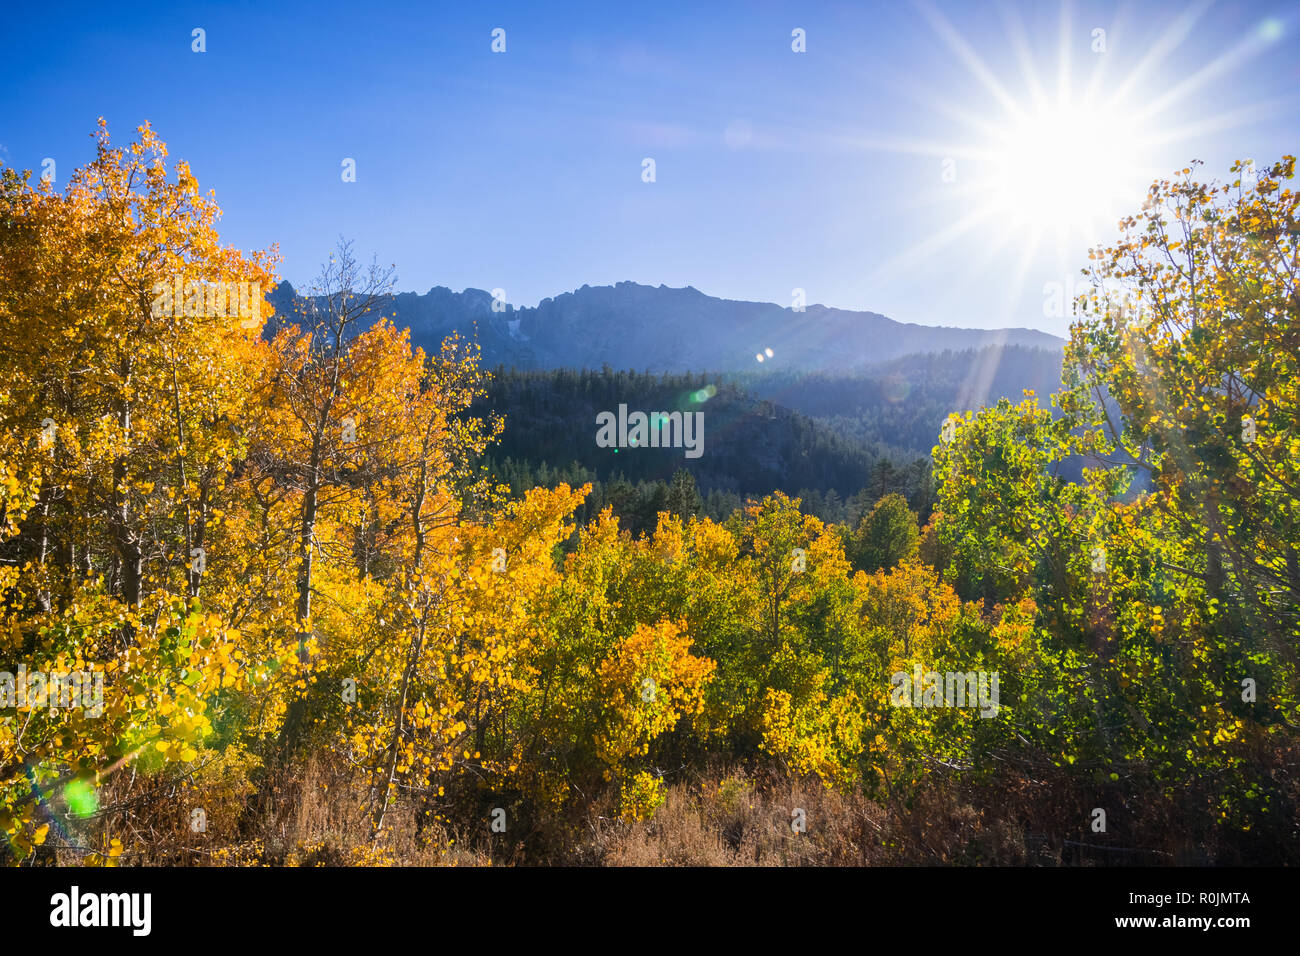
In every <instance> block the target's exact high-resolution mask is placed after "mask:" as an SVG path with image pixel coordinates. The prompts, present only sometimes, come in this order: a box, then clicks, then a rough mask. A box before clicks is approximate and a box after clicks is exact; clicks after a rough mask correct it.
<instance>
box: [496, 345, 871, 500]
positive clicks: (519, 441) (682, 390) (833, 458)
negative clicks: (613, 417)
mask: <svg viewBox="0 0 1300 956" xmlns="http://www.w3.org/2000/svg"><path fill="white" fill-rule="evenodd" d="M620 404H622V405H626V406H627V408H628V410H629V411H642V412H646V413H651V412H658V411H663V412H668V413H673V412H682V413H687V414H690V413H695V412H701V413H702V414H703V422H702V426H701V427H702V431H701V432H700V435H701V436H702V444H701V446H700V451H701V452H702V454H700V455H699V457H697V458H691V457H687V456H686V454H685V453H684V451H683V450H682V449H681V448H650V447H639V448H630V447H622V448H602V447H599V446H598V444H597V442H596V432H597V423H596V415H597V413H598V412H601V411H611V412H615V413H617V409H618V407H619V405H620ZM473 412H474V413H477V414H488V413H492V412H495V413H497V414H501V415H503V416H504V417H505V422H506V425H505V431H504V433H503V434H502V436H501V440H500V441H499V442H498V443H497V444H495V445H493V446H492V447H491V449H490V450H489V453H488V454H489V457H490V458H491V459H492V461H493V462H494V463H504V462H506V461H507V460H509V461H513V462H516V463H528V464H529V465H530V466H532V467H537V466H539V465H541V464H542V463H546V464H547V465H548V466H550V467H553V468H554V467H561V468H562V467H567V466H570V465H572V464H574V463H576V464H577V465H578V466H580V467H581V468H583V469H586V470H588V471H590V472H592V473H593V474H594V475H595V476H596V477H597V478H598V479H600V480H602V481H608V480H609V479H611V478H612V477H614V476H615V475H622V476H624V477H626V478H627V479H629V480H630V481H633V482H636V481H643V480H649V481H654V480H662V481H667V480H669V479H670V478H671V477H672V476H673V473H674V472H676V471H677V470H678V469H682V468H684V469H686V470H687V471H689V472H691V474H692V475H693V476H694V477H695V480H696V482H697V484H698V485H699V487H700V489H701V490H703V491H709V490H714V489H717V490H722V491H730V492H735V493H738V494H741V495H746V494H766V493H768V492H770V491H772V490H773V489H777V488H779V489H782V490H785V491H787V492H789V493H791V494H793V493H795V492H797V491H798V490H799V489H801V488H813V489H819V490H823V491H825V490H829V489H835V490H836V491H837V492H838V493H839V494H841V495H850V494H853V493H854V492H856V491H858V490H859V489H860V488H862V486H863V485H864V484H865V483H866V481H867V477H868V474H869V471H870V468H871V466H872V464H873V463H874V462H875V461H876V460H877V458H878V455H877V454H876V452H875V451H874V449H872V448H871V447H870V446H867V445H865V444H863V443H861V442H858V441H856V440H852V439H850V440H846V439H843V438H840V437H838V436H836V435H835V434H833V433H832V432H831V431H830V430H829V429H828V428H825V427H823V426H820V425H818V424H817V423H815V422H813V421H812V420H810V419H809V418H807V417H806V416H804V415H800V414H799V413H798V412H793V411H791V410H790V409H788V408H782V407H780V406H778V405H774V404H773V403H771V402H768V401H763V400H762V399H759V398H755V397H754V396H752V395H750V394H748V393H746V392H745V391H743V390H742V389H740V388H737V387H736V386H735V385H733V384H731V383H729V382H727V381H725V380H722V379H719V378H718V377H716V376H710V375H702V374H676V375H646V374H642V373H637V372H627V371H618V372H614V371H612V370H610V369H604V370H602V371H599V372H594V371H590V370H586V371H571V370H567V369H560V370H554V371H507V370H505V369H501V368H498V369H497V370H496V371H495V374H494V376H493V378H492V381H491V383H490V384H489V385H488V387H487V394H486V395H485V396H484V397H483V398H482V399H481V400H480V401H479V402H478V403H477V404H476V406H475V407H474V409H473ZM503 467H504V466H503ZM497 470H498V472H499V473H502V474H504V472H503V471H502V470H501V469H497ZM505 470H506V471H508V469H505Z"/></svg>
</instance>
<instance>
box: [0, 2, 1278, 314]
mask: <svg viewBox="0 0 1300 956" xmlns="http://www.w3.org/2000/svg"><path fill="white" fill-rule="evenodd" d="M47 11H48V12H47ZM5 25H6V29H5V32H4V34H3V35H2V36H0V62H3V64H4V65H3V67H0V160H3V161H4V162H5V163H6V164H8V165H12V166H17V167H19V168H28V169H33V170H36V171H39V170H40V169H41V164H42V161H43V160H44V159H45V158H46V157H50V158H53V159H54V160H55V161H56V164H57V166H56V184H57V185H62V184H64V183H66V178H67V174H68V173H69V172H71V170H72V169H73V168H74V167H75V166H77V165H79V164H80V163H82V162H84V161H86V159H88V158H89V156H90V155H91V150H92V141H91V139H90V137H89V134H90V133H91V132H92V130H93V129H94V126H95V122H96V119H97V118H98V117H99V116H104V117H105V118H106V119H107V120H108V121H109V124H110V129H111V130H112V131H113V133H114V138H115V139H117V140H119V141H125V140H126V139H127V138H128V137H129V135H130V133H131V131H132V130H133V129H134V127H135V126H136V125H137V124H138V123H140V122H141V121H143V120H146V119H148V120H149V121H151V122H152V123H153V125H154V127H155V129H156V130H157V131H158V133H159V134H160V135H161V136H162V138H163V139H164V140H165V141H166V142H167V144H168V147H169V150H170V154H171V158H172V159H179V158H184V159H187V160H189V161H190V163H191V164H192V166H193V169H194V172H195V174H196V175H197V176H198V178H199V182H200V183H201V185H202V186H203V187H204V188H205V189H207V188H212V189H214V190H215V191H216V195H217V200H218V202H219V203H220V204H221V206H222V208H223V209H224V213H225V214H224V217H223V219H222V223H221V232H222V236H223V239H224V240H225V241H226V242H229V243H231V244H233V245H235V246H238V247H241V248H247V249H252V248H264V247H266V246H269V245H270V244H271V243H273V242H278V243H279V246H280V250H281V253H282V255H283V257H284V261H283V264H282V267H281V271H282V274H283V275H284V276H285V277H286V278H288V279H290V280H291V281H292V282H294V283H295V285H302V284H304V283H305V282H306V281H307V280H308V279H310V277H311V276H312V275H314V273H315V271H316V269H317V267H318V266H319V263H320V262H321V260H322V259H323V258H324V257H325V256H326V255H327V254H328V252H329V250H330V247H331V246H332V245H333V242H334V241H335V239H336V238H337V237H338V236H339V235H340V234H341V235H344V236H347V237H349V238H352V239H354V240H355V243H356V248H357V249H358V251H359V252H361V253H363V254H364V255H366V256H367V257H368V256H369V254H371V253H374V254H376V255H377V256H378V257H379V258H380V259H381V260H382V261H384V262H392V263H395V264H396V267H397V273H398V285H399V287H400V288H402V289H404V290H415V291H420V292H423V291H425V290H427V289H428V288H429V287H431V286H434V285H445V286H450V287H451V288H453V289H456V290H460V289H462V288H465V287H468V286H472V287H476V288H482V289H493V288H502V289H505V290H506V293H507V296H508V298H509V301H511V302H513V303H516V304H518V305H534V304H536V303H537V301H538V300H539V299H541V298H543V297H546V296H550V295H554V294H557V293H560V292H564V291H568V290H571V289H574V288H576V287H578V286H581V285H583V284H584V283H585V284H591V285H598V284H608V283H612V282H617V281H620V280H625V279H630V280H634V281H637V282H643V283H648V284H653V285H658V284H661V283H662V284H666V285H670V286H684V285H693V286H695V287H696V288H698V289H700V290H702V291H704V292H706V293H709V294H712V295H719V296H724V297H729V298H743V299H753V300H763V301H774V302H779V303H781V304H790V301H791V297H792V290H793V289H795V288H801V289H804V290H805V294H806V297H807V301H808V302H809V303H812V302H821V303H825V304H827V305H831V306H838V307H842V308H854V309H867V310H871V311H876V312H882V313H884V314H886V315H889V316H891V317H893V318H896V319H899V320H901V321H909V322H920V323H925V324H941V325H962V326H977V327H996V326H1003V325H1026V326H1033V327H1038V328H1043V329H1046V330H1048V331H1051V332H1056V333H1061V332H1063V331H1064V329H1065V326H1066V320H1065V319H1064V318H1063V317H1058V316H1055V315H1051V314H1048V313H1049V310H1047V309H1045V308H1044V301H1045V298H1046V296H1045V291H1044V289H1045V283H1051V282H1064V281H1065V280H1066V279H1067V278H1069V277H1070V276H1071V275H1073V274H1075V272H1076V270H1077V268H1078V267H1079V266H1080V265H1081V264H1082V262H1083V260H1084V259H1085V251H1086V249H1087V246H1088V242H1087V238H1086V237H1087V236H1088V235H1092V236H1094V237H1095V238H1097V239H1101V238H1104V237H1105V236H1106V235H1107V234H1108V229H1107V227H1108V226H1113V222H1104V223H1103V222H1094V223H1090V224H1082V223H1078V222H1075V221H1073V218H1072V217H1076V216H1077V214H1078V212H1079V210H1080V209H1094V208H1095V209H1096V210H1098V211H1099V212H1100V211H1101V210H1102V209H1103V208H1104V207H1106V206H1109V205H1111V204H1112V203H1114V204H1116V208H1117V210H1118V208H1119V207H1120V206H1122V205H1123V201H1122V198H1123V196H1124V195H1125V193H1124V192H1123V191H1122V189H1121V188H1120V185H1119V184H1118V181H1119V180H1120V179H1125V183H1124V185H1123V189H1128V188H1130V187H1131V186H1132V181H1135V180H1136V179H1141V177H1142V175H1144V174H1145V173H1146V172H1147V171H1149V173H1150V175H1156V174H1166V173H1169V172H1171V171H1173V170H1174V169H1175V168H1178V167H1181V166H1182V165H1184V164H1185V163H1186V162H1187V161H1188V160H1190V159H1192V158H1197V159H1201V160H1204V161H1205V162H1206V164H1207V169H1208V170H1210V171H1212V172H1213V173H1215V174H1222V173H1226V169H1227V166H1228V164H1229V163H1230V162H1231V160H1232V159H1233V158H1236V157H1253V158H1255V159H1257V160H1259V161H1261V162H1262V161H1265V160H1270V159H1276V158H1277V157H1279V156H1281V155H1282V154H1283V153H1285V152H1295V151H1296V149H1297V148H1298V147H1300V142H1298V140H1300V137H1297V135H1296V134H1297V132H1300V17H1298V16H1297V11H1296V5H1295V4H1285V3H1226V2H1221V3H1217V4H1212V3H1205V2H1200V3H1191V2H1180V3H1158V2H1152V3H1127V4H1123V3H1113V2H1112V3H1074V4H1070V5H1065V6H1061V5H1058V4H1057V3H1056V2H1055V0H1050V2H1049V0H1044V2H1028V3H1023V4H1015V3H1008V4H982V3H975V2H960V3H952V2H946V3H945V2H935V3H922V4H913V3H906V2H896V3H887V4H869V3H859V4H850V3H843V4H806V3H798V4H779V3H767V4H764V3H751V4H702V3H684V4H672V3H663V2H658V0H657V2H655V3H650V4H610V3H599V4H537V3H531V4H492V3H474V4H469V3H466V4H457V5H443V4H432V3H413V4H378V3H376V4H357V3H333V2H328V0H317V2H313V3H303V4H290V3H285V4H268V3H242V4H240V3H232V4H223V5H187V4H147V3H145V4H129V5H107V6H106V5H102V4H100V5H95V6H78V5H77V4H58V5H56V6H54V7H48V8H42V7H40V6H37V5H24V6H22V7H19V8H15V9H13V10H10V11H7V12H6V15H5ZM195 27H201V28H203V29H204V30H205V31H206V45H207V50H206V52H204V53H195V52H193V51H192V50H191V45H192V39H191V31H192V30H193V29H194V28H195ZM498 27H500V28H503V29H504V30H505V31H506V51H505V52H504V53H494V52H492V49H491V44H492V35H491V34H492V30H493V29H494V28H498ZM795 28H800V29H802V30H804V31H805V32H806V52H803V53H796V52H794V51H793V50H792V49H791V43H792V40H791V31H792V30H794V29H795ZM1098 29H1100V30H1104V31H1105V34H1104V36H1103V37H1102V38H1101V39H1102V40H1103V41H1104V43H1103V45H1104V49H1102V50H1097V49H1096V47H1097V46H1098V35H1097V34H1096V33H1095V31H1096V30H1098ZM1035 78H1036V80H1037V83H1038V86H1039V88H1040V89H1041V90H1042V91H1043V94H1042V101H1041V102H1039V101H1036V100H1035V99H1034V95H1033V89H1034V82H1035ZM1062 78H1064V79H1066V80H1068V89H1069V92H1068V93H1067V94H1065V95H1060V90H1061V88H1062V86H1063V84H1062V82H1061V80H1062ZM1090 84H1092V85H1091V86H1090ZM1089 90H1091V91H1092V94H1091V97H1090V96H1089V95H1088V91H1089ZM1035 103H1037V105H1035ZM1043 104H1046V106H1045V107H1044V106H1043ZM1053 117H1056V118H1058V119H1062V120H1063V122H1064V124H1065V129H1066V130H1067V133H1065V134H1062V132H1061V130H1062V125H1061V124H1060V123H1057V122H1055V120H1054V119H1053ZM1116 120H1122V123H1120V125H1118V126H1117V125H1114V121H1116ZM1044 124H1046V125H1044ZM1128 128H1132V129H1135V130H1138V131H1140V135H1141V137H1142V142H1141V143H1140V144H1139V145H1134V144H1135V143H1136V140H1134V139H1132V138H1130V137H1128V136H1124V137H1120V136H1118V135H1117V134H1116V132H1115V131H1116V130H1117V129H1121V130H1122V129H1128ZM1076 136H1077V140H1076V139H1075V137H1076ZM1049 140H1050V142H1048V141H1049ZM1026 144H1028V145H1026ZM1081 151H1082V152H1081ZM1026 152H1028V155H1029V156H1030V161H1026V160H1025V157H1026ZM1013 153H1014V156H1013V155H1012V154H1013ZM1058 156H1059V157H1061V158H1060V159H1059V161H1058V158H1057V157H1058ZM1080 156H1083V157H1084V158H1085V159H1086V160H1087V161H1086V162H1082V163H1081V161H1080V159H1079V157H1080ZM647 157H649V158H653V159H654V160H655V173H656V178H655V181H654V182H652V183H647V182H643V181H642V161H643V159H645V158H647ZM1016 157H1019V158H1018V159H1017V158H1016ZM344 158H353V159H355V161H356V169H357V178H356V182H354V183H345V182H343V181H342V179H341V176H340V172H341V166H340V164H341V162H342V160H343V159H344ZM1114 158H1122V159H1123V165H1124V168H1123V169H1122V170H1120V171H1117V170H1114V169H1109V168H1108V170H1107V175H1108V176H1109V177H1110V179H1111V180H1114V182H1108V183H1107V185H1106V187H1105V189H1104V190H1102V189H1101V186H1100V185H1098V184H1097V183H1094V182H1093V179H1094V177H1093V176H1092V175H1091V174H1090V172H1089V170H1090V169H1092V168H1093V166H1090V165H1089V164H1090V163H1091V164H1093V165H1096V164H1102V165H1105V164H1107V163H1109V162H1110V161H1111V160H1112V159H1114ZM1058 173H1059V175H1058ZM945 174H946V177H945ZM1008 176H1010V177H1012V178H1016V177H1028V180H1032V182H1031V183H1030V185H1029V187H1027V189H1026V190H1024V191H1022V192H1021V193H1020V194H1019V198H1016V197H1015V196H1011V195H1010V194H1009V193H1008V192H1007V189H1006V180H1007V177H1008ZM1148 180H1149V176H1147V179H1145V180H1143V181H1148ZM1063 181H1064V182H1066V183H1067V185H1066V186H1065V188H1064V189H1062V187H1061V185H1060V183H1061V182H1063ZM1035 190H1038V191H1040V192H1041V191H1043V190H1052V191H1053V192H1052V193H1051V194H1050V195H1049V194H1048V193H1043V195H1042V197H1041V198H1040V197H1038V196H1037V194H1036V193H1035V192H1034V191H1035ZM1098 190H1101V191H1098ZM1056 191H1059V192H1056ZM1026 197H1027V198H1026ZM1062 197H1064V198H1062ZM1057 199H1061V202H1060V204H1059V206H1058V204H1057V202H1056V200H1057ZM1012 206H1013V207H1015V208H1004V207H1012ZM1100 218H1105V217H1104V215H1102V216H1100ZM1067 220H1068V221H1067Z"/></svg>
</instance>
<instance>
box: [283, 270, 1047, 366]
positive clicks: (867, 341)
mask: <svg viewBox="0 0 1300 956" xmlns="http://www.w3.org/2000/svg"><path fill="white" fill-rule="evenodd" d="M293 296H294V291H293V287H292V286H290V285H289V284H288V283H287V282H285V283H281V284H280V286H279V287H278V288H277V289H275V290H274V291H273V292H272V294H271V296H270V299H271V301H272V302H273V303H274V304H275V305H276V308H277V311H279V312H280V314H282V315H288V314H290V313H291V312H292V301H293ZM391 311H392V312H393V313H394V314H395V315H396V321H397V324H398V325H399V326H409V327H410V329H411V338H412V341H414V342H415V343H416V344H417V345H420V346H422V347H424V349H425V350H426V351H429V350H431V349H433V348H436V346H437V345H438V343H440V342H441V341H442V339H443V338H444V337H445V336H447V335H448V334H450V333H451V332H452V331H459V332H460V333H461V334H462V335H465V336H467V337H472V338H476V339H477V341H478V342H479V344H480V346H481V347H482V349H483V358H484V364H485V365H487V366H489V367H491V366H495V365H504V366H506V367H510V366H514V367H516V368H521V369H533V368H543V369H544V368H600V367H601V366H603V365H609V366H611V367H613V368H629V369H637V370H648V371H652V372H665V371H670V372H685V371H699V370H703V369H710V370H714V371H740V370H748V369H754V368H756V367H760V366H759V363H758V362H757V361H756V359H755V356H756V355H757V354H758V353H760V352H765V350H766V349H771V350H772V353H773V354H772V358H770V359H767V357H766V355H765V362H764V366H766V367H776V368H785V369H799V370H805V371H814V370H819V371H832V370H841V371H844V370H851V369H856V368H860V367H862V366H865V365H872V364H877V363H880V362H884V361H887V360H889V359H894V358H898V357H901V356H904V355H909V354H912V353H917V352H942V351H944V350H965V349H978V348H983V347H986V346H993V345H1000V346H1029V347H1035V348H1045V349H1051V350H1053V351H1058V350H1059V349H1060V348H1061V346H1062V344H1063V343H1062V340H1061V339H1059V338H1057V337H1055V336H1053V335H1048V334H1047V333H1046V332H1039V331H1035V330H1033V329H997V330H984V329H961V328H949V327H936V326H925V325H910V324H905V323H902V322H895V321H894V320H893V319H889V318H886V317H885V316H883V315H878V314H877V313H874V312H853V311H849V310H846V309H829V308H826V307H825V306H821V305H810V306H808V307H807V309H806V310H805V311H803V312H794V311H793V310H791V309H790V308H783V307H781V306H779V305H774V304H772V303H769V302H741V301H736V300H733V299H719V298H715V297H714V296H710V295H705V294H704V293H702V292H700V291H698V290H696V289H693V288H691V287H689V286H688V287H687V288H685V289H670V288H668V287H666V286H662V285H661V286H658V287H655V286H646V285H638V284H637V283H635V282H620V283H618V284H617V285H614V286H585V285H584V286H583V287H582V288H581V289H578V290H577V291H575V292H566V293H564V294H563V295H558V296H556V297H555V298H553V299H543V300H542V301H541V302H540V303H539V304H538V305H537V306H536V307H533V308H521V309H517V308H515V307H514V306H511V305H507V307H506V310H505V311H503V312H493V311H492V296H491V295H490V294H489V293H487V292H484V291H482V290H480V289H466V290H465V291H463V292H452V291H451V290H450V289H446V288H443V287H441V286H439V287H436V288H434V289H430V290H429V291H428V292H427V293H425V294H424V295H417V294H415V293H412V292H404V293H401V294H398V295H395V296H393V298H392V304H391Z"/></svg>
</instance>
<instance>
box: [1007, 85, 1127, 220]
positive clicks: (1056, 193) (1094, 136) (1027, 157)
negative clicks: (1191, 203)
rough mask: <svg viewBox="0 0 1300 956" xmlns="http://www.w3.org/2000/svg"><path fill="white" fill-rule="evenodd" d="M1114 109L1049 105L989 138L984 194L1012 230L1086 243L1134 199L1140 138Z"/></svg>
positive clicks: (1008, 125) (1022, 117)
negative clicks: (1053, 234) (1084, 239)
mask: <svg viewBox="0 0 1300 956" xmlns="http://www.w3.org/2000/svg"><path fill="white" fill-rule="evenodd" d="M1136 126H1137V124H1136V123H1135V122H1134V121H1133V120H1132V118H1131V117H1128V116H1125V115H1123V114H1120V113H1117V112H1116V111H1115V110H1114V109H1104V110H1103V109H1095V108H1092V107H1088V106H1085V105H1072V104H1064V105H1061V104H1053V105H1050V106H1044V107H1041V108H1039V109H1037V110H1035V111H1033V112H1025V113H1021V114H1020V115H1019V116H1018V117H1016V118H1015V119H1014V120H1013V121H1012V122H1010V123H1008V124H1007V125H1006V126H1005V127H1000V128H997V129H996V130H995V131H994V132H993V133H992V134H991V135H990V140H991V141H990V142H989V143H988V145H987V147H986V149H987V154H988V156H989V157H990V159H989V163H988V171H987V176H986V178H985V179H984V183H983V185H984V187H985V188H984V190H981V191H985V192H987V193H988V194H989V195H988V200H989V206H990V207H991V212H992V213H993V215H994V216H996V217H999V218H1000V219H1001V220H1002V223H1003V225H1004V226H1007V227H1010V228H1013V229H1032V230H1035V231H1038V230H1041V231H1055V232H1057V233H1058V234H1059V233H1064V234H1067V235H1070V236H1083V237H1090V236H1092V235H1093V234H1094V232H1095V229H1096V227H1097V226H1098V225H1099V224H1101V223H1113V222H1114V221H1115V220H1116V219H1118V218H1119V216H1120V215H1122V213H1123V210H1125V209H1128V208H1129V207H1130V206H1132V205H1133V203H1134V202H1135V201H1137V200H1139V199H1140V197H1141V195H1142V191H1143V188H1144V185H1145V181H1144V180H1143V178H1142V172H1143V165H1144V161H1143V158H1142V155H1141V152H1142V150H1141V146H1142V138H1141V136H1140V132H1139V130H1138V129H1137V128H1136Z"/></svg>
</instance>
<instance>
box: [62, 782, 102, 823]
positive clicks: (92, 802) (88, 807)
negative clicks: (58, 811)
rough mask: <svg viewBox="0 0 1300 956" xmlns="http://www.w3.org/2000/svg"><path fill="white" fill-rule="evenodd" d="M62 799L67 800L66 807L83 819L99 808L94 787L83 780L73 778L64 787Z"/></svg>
mask: <svg viewBox="0 0 1300 956" xmlns="http://www.w3.org/2000/svg"><path fill="white" fill-rule="evenodd" d="M63 799H64V800H66V801H67V802H68V809H69V810H71V811H72V812H73V814H75V815H76V816H78V817H81V819H83V820H84V819H85V818H86V817H88V816H90V815H91V814H93V813H94V812H95V811H96V810H98V809H99V800H98V799H97V798H96V797H95V788H94V787H92V786H91V785H90V784H89V783H88V782H87V781H85V780H74V781H72V783H70V784H68V785H67V786H66V787H64V788H63Z"/></svg>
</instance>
